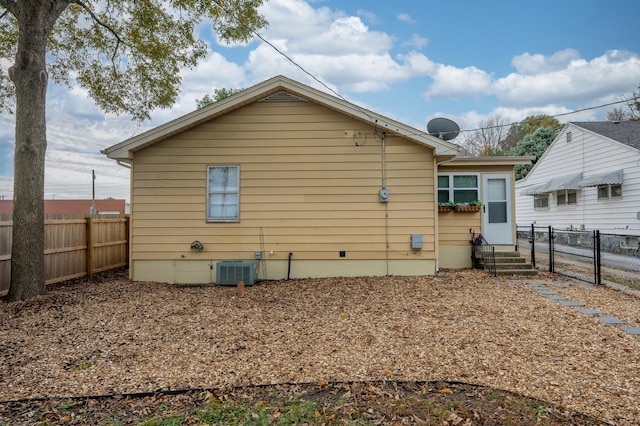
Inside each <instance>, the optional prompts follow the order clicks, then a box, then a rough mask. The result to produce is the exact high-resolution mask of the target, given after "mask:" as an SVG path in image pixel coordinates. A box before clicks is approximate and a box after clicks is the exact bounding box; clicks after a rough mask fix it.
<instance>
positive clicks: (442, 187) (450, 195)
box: [438, 174, 479, 204]
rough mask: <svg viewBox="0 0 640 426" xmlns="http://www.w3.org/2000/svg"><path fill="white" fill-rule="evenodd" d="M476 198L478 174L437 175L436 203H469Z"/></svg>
mask: <svg viewBox="0 0 640 426" xmlns="http://www.w3.org/2000/svg"><path fill="white" fill-rule="evenodd" d="M478 198H479V196H478V175H475V174H441V175H438V204H442V203H448V202H454V203H469V202H471V201H474V200H477V199H478Z"/></svg>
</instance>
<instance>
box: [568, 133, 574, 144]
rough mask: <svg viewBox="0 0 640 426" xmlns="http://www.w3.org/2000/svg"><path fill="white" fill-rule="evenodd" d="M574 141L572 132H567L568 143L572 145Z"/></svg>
mask: <svg viewBox="0 0 640 426" xmlns="http://www.w3.org/2000/svg"><path fill="white" fill-rule="evenodd" d="M572 140H573V135H572V134H571V132H567V143H571V141H572Z"/></svg>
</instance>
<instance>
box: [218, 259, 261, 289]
mask: <svg viewBox="0 0 640 426" xmlns="http://www.w3.org/2000/svg"><path fill="white" fill-rule="evenodd" d="M240 281H242V282H243V283H244V285H254V284H255V283H256V265H255V263H254V262H251V261H245V260H223V261H220V262H218V263H216V285H237V284H238V283H239V282H240Z"/></svg>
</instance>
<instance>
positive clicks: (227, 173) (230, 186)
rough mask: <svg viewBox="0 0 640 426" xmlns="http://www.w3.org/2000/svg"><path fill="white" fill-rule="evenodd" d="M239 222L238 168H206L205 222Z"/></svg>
mask: <svg viewBox="0 0 640 426" xmlns="http://www.w3.org/2000/svg"><path fill="white" fill-rule="evenodd" d="M239 221H240V166H209V167H207V222H239Z"/></svg>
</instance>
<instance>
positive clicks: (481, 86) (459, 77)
mask: <svg viewBox="0 0 640 426" xmlns="http://www.w3.org/2000/svg"><path fill="white" fill-rule="evenodd" d="M431 78H433V83H432V84H431V85H430V86H429V88H428V89H427V91H426V92H425V93H424V95H425V97H426V98H427V99H457V98H460V97H464V96H476V95H480V94H483V93H486V92H487V91H488V90H489V88H490V87H491V80H492V77H491V74H488V73H487V72H486V71H483V70H481V69H479V68H476V67H466V68H456V67H453V66H450V65H438V66H437V67H435V72H433V73H432V74H431Z"/></svg>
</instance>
